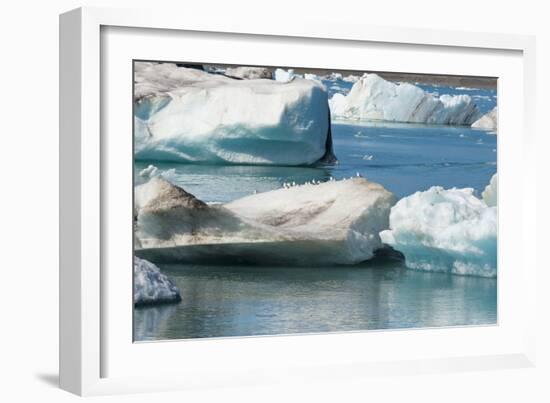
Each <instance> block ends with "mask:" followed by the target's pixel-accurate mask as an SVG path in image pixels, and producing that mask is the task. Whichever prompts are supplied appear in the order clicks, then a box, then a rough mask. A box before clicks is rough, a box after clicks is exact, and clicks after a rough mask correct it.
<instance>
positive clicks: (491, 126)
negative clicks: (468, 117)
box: [472, 106, 498, 134]
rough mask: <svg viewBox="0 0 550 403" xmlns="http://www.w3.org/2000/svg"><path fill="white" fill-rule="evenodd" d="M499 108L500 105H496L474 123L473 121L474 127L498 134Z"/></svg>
mask: <svg viewBox="0 0 550 403" xmlns="http://www.w3.org/2000/svg"><path fill="white" fill-rule="evenodd" d="M497 108H498V107H496V106H495V107H494V108H493V109H492V110H491V111H490V112H488V113H486V114H485V115H483V116H482V117H480V118H479V119H478V120H476V121H475V122H474V123H472V127H473V128H474V129H484V130H491V131H492V133H494V134H496V129H497V116H498V110H497Z"/></svg>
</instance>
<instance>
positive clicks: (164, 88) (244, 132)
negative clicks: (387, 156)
mask: <svg viewBox="0 0 550 403" xmlns="http://www.w3.org/2000/svg"><path fill="white" fill-rule="evenodd" d="M134 141H135V150H134V151H135V158H136V159H138V160H157V161H159V160H165V161H177V162H194V163H237V164H268V165H269V164H275V165H309V164H313V163H316V162H318V161H331V160H333V154H332V138H331V133H330V115H329V108H328V99H327V92H326V90H325V88H324V86H323V85H322V84H320V83H318V82H316V81H312V80H305V79H301V78H295V79H293V80H292V81H291V82H278V81H274V80H264V79H259V80H255V79H251V80H237V79H232V78H229V77H226V76H223V75H220V74H209V73H207V72H204V71H201V70H197V69H191V68H185V67H178V66H176V65H175V64H170V63H162V64H155V63H136V64H135V86H134Z"/></svg>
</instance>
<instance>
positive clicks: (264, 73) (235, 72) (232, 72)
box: [225, 66, 272, 80]
mask: <svg viewBox="0 0 550 403" xmlns="http://www.w3.org/2000/svg"><path fill="white" fill-rule="evenodd" d="M225 75H226V76H228V77H233V78H240V79H241V80H257V79H261V78H267V79H271V75H272V73H271V70H270V69H268V68H266V67H246V66H239V67H229V68H227V69H226V70H225Z"/></svg>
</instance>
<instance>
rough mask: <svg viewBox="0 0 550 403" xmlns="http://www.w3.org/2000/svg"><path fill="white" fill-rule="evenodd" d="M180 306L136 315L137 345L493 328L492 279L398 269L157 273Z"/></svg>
mask: <svg viewBox="0 0 550 403" xmlns="http://www.w3.org/2000/svg"><path fill="white" fill-rule="evenodd" d="M160 267H161V269H162V271H163V272H165V273H166V274H167V275H168V276H169V277H170V278H171V279H173V280H174V281H175V282H176V284H177V286H178V287H179V288H180V290H181V294H182V298H183V300H182V302H181V303H179V304H177V305H165V306H157V307H148V308H140V309H136V310H135V311H134V339H135V340H140V341H143V340H165V339H186V338H202V337H230V336H252V335H275V334H293V333H319V332H345V331H359V330H369V329H403V328H419V327H438V326H461V325H485V324H494V323H496V320H497V316H496V312H497V309H496V301H497V295H496V292H497V291H496V290H497V287H496V279H487V278H479V277H466V276H455V275H450V274H442V273H425V272H418V271H413V270H408V269H404V268H403V267H402V266H401V264H400V263H381V262H377V263H374V264H363V265H358V266H352V267H350V266H348V267H345V266H340V267H323V268H316V269H313V270H312V269H311V268H281V267H275V268H273V267H253V266H192V265H161V266H160Z"/></svg>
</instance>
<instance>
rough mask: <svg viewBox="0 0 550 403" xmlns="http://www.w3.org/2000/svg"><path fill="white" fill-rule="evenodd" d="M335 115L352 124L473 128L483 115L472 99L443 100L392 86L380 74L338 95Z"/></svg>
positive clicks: (412, 88)
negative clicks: (442, 125)
mask: <svg viewBox="0 0 550 403" xmlns="http://www.w3.org/2000/svg"><path fill="white" fill-rule="evenodd" d="M329 103H330V109H331V112H332V115H333V116H334V117H336V118H340V119H348V120H381V121H390V122H404V123H426V124H445V125H471V124H472V123H473V122H474V121H476V120H477V119H478V118H479V116H480V112H479V110H478V108H477V106H476V104H475V102H474V101H473V100H472V98H471V97H470V96H469V95H454V96H451V95H442V96H440V97H439V98H436V97H434V96H433V95H431V94H429V93H427V92H426V91H424V90H422V89H421V88H419V87H417V86H415V85H412V84H408V83H399V84H396V83H392V82H390V81H386V80H384V79H383V78H381V77H380V76H378V75H376V74H364V75H363V76H362V77H361V78H360V79H359V80H358V81H357V82H356V83H355V84H354V85H353V87H352V88H351V91H350V92H349V94H348V95H343V94H338V93H337V94H334V95H333V97H332V98H331V99H330V101H329Z"/></svg>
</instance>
